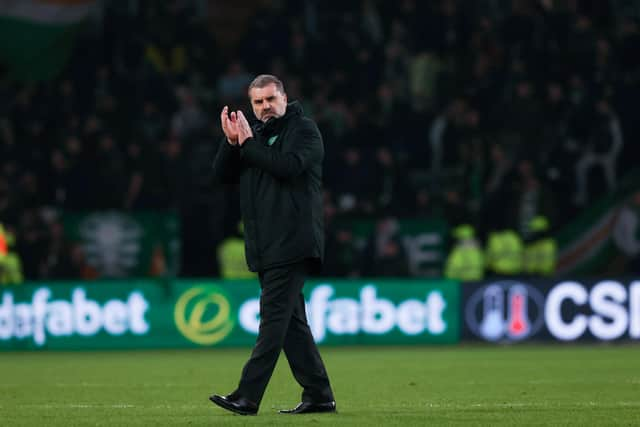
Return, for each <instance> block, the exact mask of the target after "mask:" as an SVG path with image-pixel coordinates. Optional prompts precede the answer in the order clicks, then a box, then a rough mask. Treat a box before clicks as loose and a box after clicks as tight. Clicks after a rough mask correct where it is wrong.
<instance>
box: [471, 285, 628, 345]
mask: <svg viewBox="0 0 640 427" xmlns="http://www.w3.org/2000/svg"><path fill="white" fill-rule="evenodd" d="M462 289H463V291H462V307H461V313H462V315H463V316H464V320H463V321H462V323H463V324H464V327H463V331H462V338H463V339H471V340H478V339H479V340H483V341H488V342H496V343H512V342H521V341H534V340H542V341H543V340H549V341H560V342H573V341H579V340H591V341H616V340H618V341H623V340H624V341H640V280H638V279H637V278H635V279H621V278H611V279H607V278H604V279H598V280H580V279H577V280H573V279H565V280H526V279H525V280H516V279H514V280H511V279H509V280H495V281H485V282H481V283H475V284H465V285H464V286H463V288H462Z"/></svg>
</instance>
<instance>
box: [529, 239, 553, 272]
mask: <svg viewBox="0 0 640 427" xmlns="http://www.w3.org/2000/svg"><path fill="white" fill-rule="evenodd" d="M557 253H558V248H557V245H556V241H555V240H554V239H553V238H551V237H546V238H543V239H540V240H536V241H535V242H532V243H530V244H528V245H527V246H526V248H525V250H524V257H523V270H524V272H525V273H527V274H533V275H540V276H551V275H552V274H553V273H555V269H556V259H557Z"/></svg>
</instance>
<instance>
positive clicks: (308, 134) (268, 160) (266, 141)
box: [209, 75, 336, 415]
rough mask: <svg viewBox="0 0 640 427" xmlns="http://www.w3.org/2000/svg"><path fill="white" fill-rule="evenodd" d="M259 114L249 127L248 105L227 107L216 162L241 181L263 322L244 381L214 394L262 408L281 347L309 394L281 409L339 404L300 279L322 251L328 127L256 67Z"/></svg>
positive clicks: (246, 407) (218, 175) (220, 400)
mask: <svg viewBox="0 0 640 427" xmlns="http://www.w3.org/2000/svg"><path fill="white" fill-rule="evenodd" d="M249 98H250V101H251V107H252V109H253V112H254V114H255V116H256V118H257V119H258V120H259V121H258V123H256V124H254V125H253V127H250V125H249V123H248V121H247V119H246V118H245V116H244V114H243V113H242V112H241V111H237V112H231V113H230V114H229V110H228V107H224V109H223V110H222V114H221V122H222V129H223V131H224V134H225V136H226V142H224V141H223V143H222V144H221V145H220V149H219V150H218V154H217V156H216V158H215V161H214V165H213V172H214V177H215V180H216V181H217V182H230V181H234V180H239V183H240V205H241V210H242V217H243V221H244V224H245V249H246V258H247V264H248V265H249V269H250V270H251V271H255V272H257V273H258V276H259V279H260V287H261V288H262V292H261V294H260V328H259V331H258V339H257V341H256V344H255V347H254V348H253V353H252V355H251V358H250V359H249V361H248V362H247V363H246V365H245V366H244V369H243V371H242V377H241V379H240V383H239V385H238V388H237V389H236V390H235V391H234V392H233V393H231V394H229V395H227V396H221V395H217V394H214V395H212V396H211V397H210V398H209V399H210V400H211V401H212V402H213V403H215V404H217V405H219V406H221V407H222V408H224V409H227V410H229V411H232V412H235V413H238V414H242V415H255V414H257V412H258V407H259V406H260V401H261V400H262V396H263V395H264V391H265V389H266V387H267V383H268V382H269V379H270V378H271V375H272V373H273V370H274V368H275V366H276V362H277V361H278V356H279V355H280V351H281V350H282V349H284V352H285V355H286V356H287V359H288V361H289V366H290V367H291V370H292V371H293V375H294V377H295V378H296V380H297V381H298V383H299V384H300V385H301V386H302V388H303V392H302V402H301V403H300V404H299V405H298V406H296V407H295V408H294V409H291V410H283V411H280V412H281V413H289V414H302V413H311V412H335V411H336V404H335V401H334V397H333V391H332V390H331V386H330V384H329V378H328V376H327V373H326V370H325V367H324V364H323V362H322V359H321V357H320V353H319V352H318V348H317V347H316V344H315V342H314V340H313V336H312V335H311V330H310V329H309V325H308V323H307V318H306V315H305V304H304V297H303V295H302V287H303V286H304V282H305V279H306V277H307V275H308V274H310V273H312V272H313V271H317V270H318V269H319V268H320V266H321V263H322V259H323V252H324V230H323V228H324V226H323V209H322V182H321V178H322V159H323V156H324V148H323V143H322V136H321V135H320V131H319V130H318V127H317V126H316V124H315V123H314V122H313V121H312V120H310V119H308V118H306V117H304V116H303V112H302V107H301V106H300V104H299V103H298V102H292V103H289V104H287V95H286V93H285V91H284V87H283V84H282V82H281V81H280V80H279V79H278V78H277V77H275V76H273V75H259V76H258V77H256V78H255V79H254V80H253V82H251V84H250V85H249Z"/></svg>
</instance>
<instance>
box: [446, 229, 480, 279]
mask: <svg viewBox="0 0 640 427" xmlns="http://www.w3.org/2000/svg"><path fill="white" fill-rule="evenodd" d="M453 236H454V237H455V239H456V244H455V246H454V247H453V249H452V250H451V252H450V253H449V256H448V257H447V261H446V263H445V272H444V275H445V277H446V278H447V279H454V280H460V281H461V282H469V281H474V280H482V278H483V277H484V255H483V253H482V249H481V248H480V245H479V244H478V241H477V240H476V239H475V232H474V230H473V227H471V226H470V225H468V224H463V225H460V226H458V227H456V228H455V229H454V230H453Z"/></svg>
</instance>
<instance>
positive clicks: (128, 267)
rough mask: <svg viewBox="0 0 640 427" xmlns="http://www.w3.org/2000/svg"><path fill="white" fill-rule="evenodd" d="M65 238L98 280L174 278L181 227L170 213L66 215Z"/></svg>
mask: <svg viewBox="0 0 640 427" xmlns="http://www.w3.org/2000/svg"><path fill="white" fill-rule="evenodd" d="M62 222H63V224H64V232H65V237H66V238H67V239H68V240H69V241H70V242H71V243H73V244H78V245H80V246H81V247H82V248H83V249H84V254H85V256H86V261H87V263H88V264H89V266H91V267H92V268H93V269H94V270H95V271H96V272H97V274H98V276H99V277H100V278H109V279H113V278H125V277H175V274H176V273H177V271H178V266H179V259H180V225H179V220H178V217H177V215H176V214H174V213H171V212H135V213H134V212H123V211H105V212H87V213H65V214H64V215H63V217H62Z"/></svg>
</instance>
